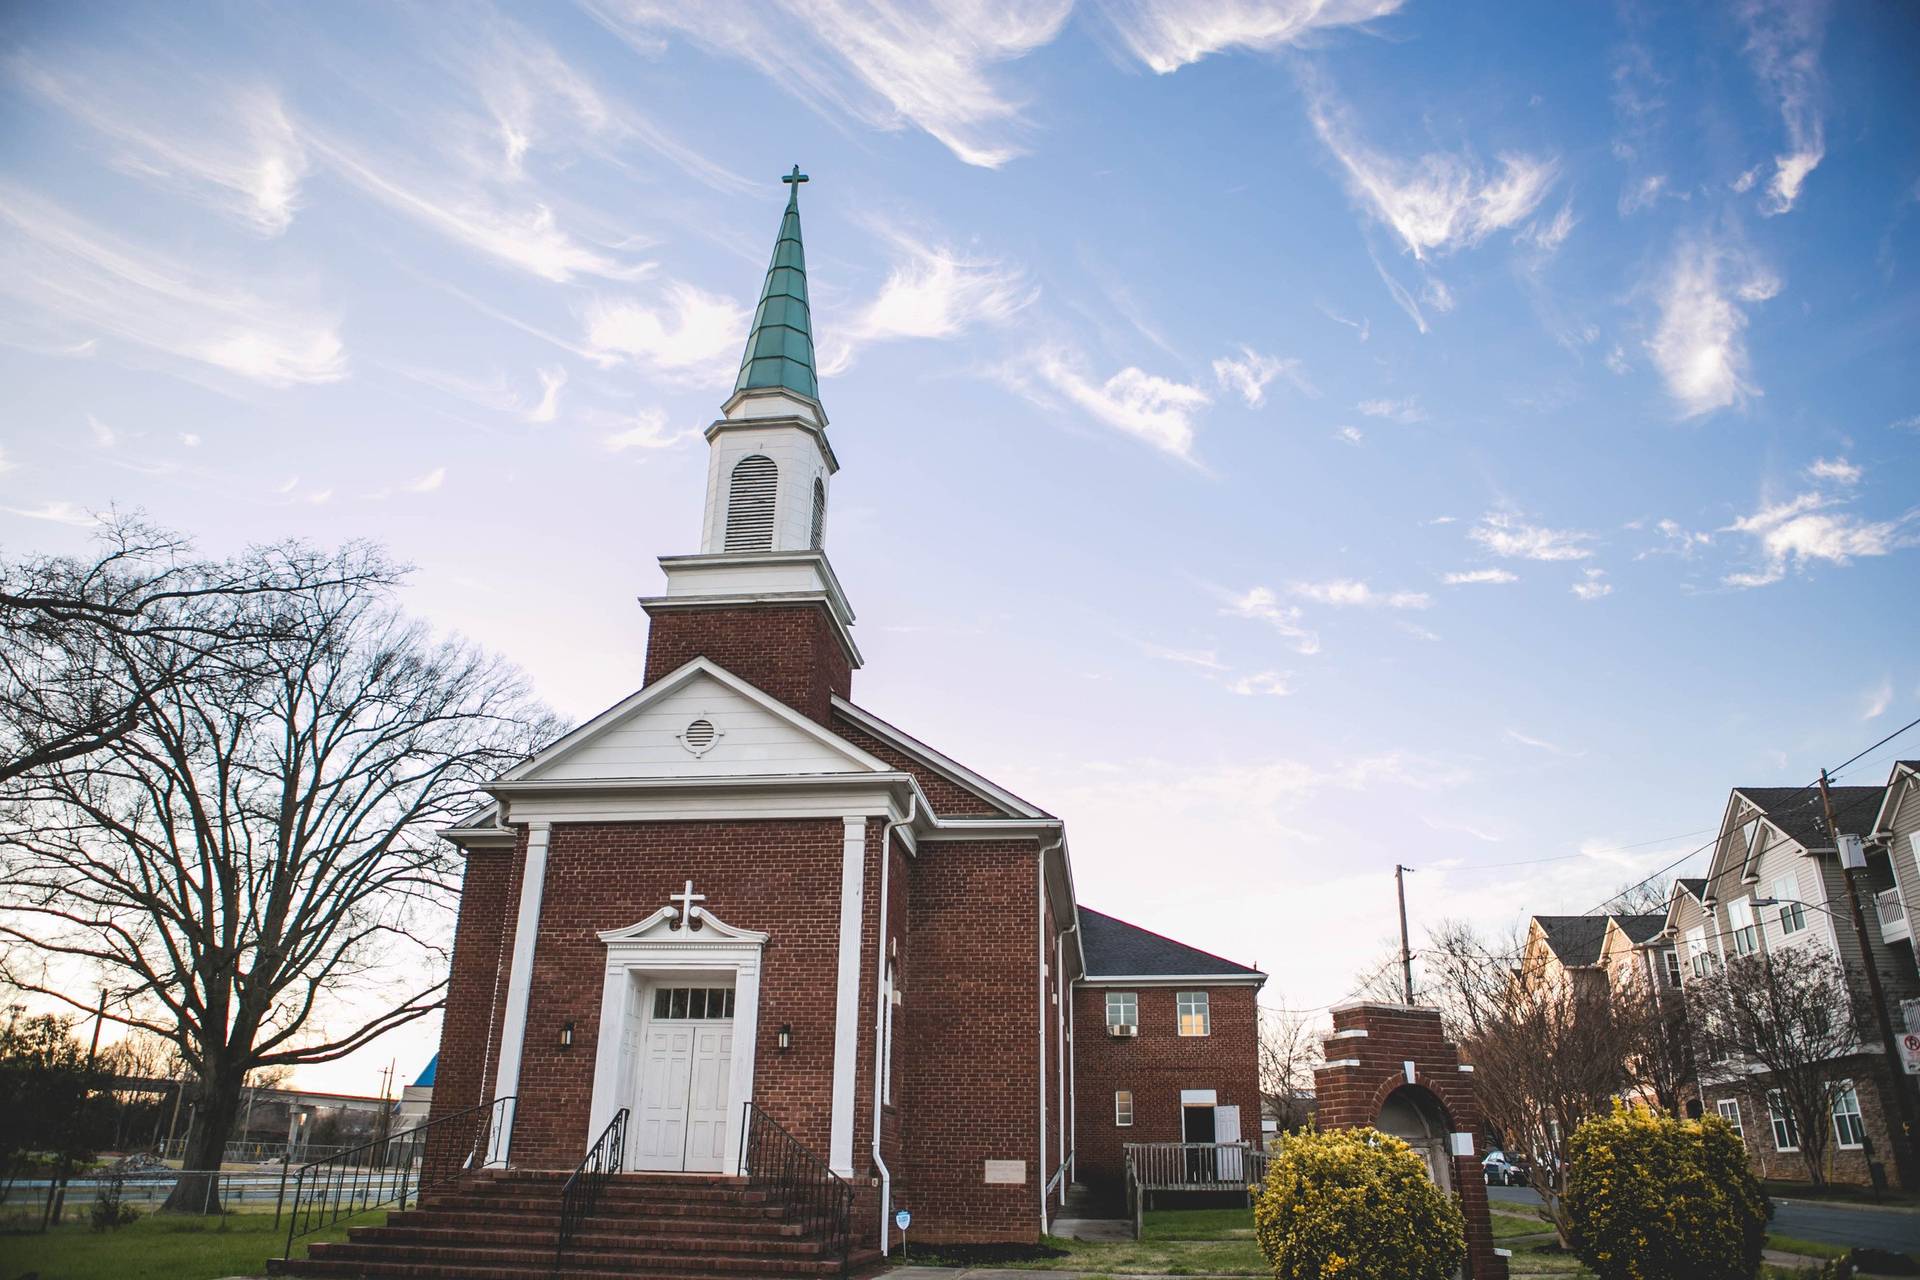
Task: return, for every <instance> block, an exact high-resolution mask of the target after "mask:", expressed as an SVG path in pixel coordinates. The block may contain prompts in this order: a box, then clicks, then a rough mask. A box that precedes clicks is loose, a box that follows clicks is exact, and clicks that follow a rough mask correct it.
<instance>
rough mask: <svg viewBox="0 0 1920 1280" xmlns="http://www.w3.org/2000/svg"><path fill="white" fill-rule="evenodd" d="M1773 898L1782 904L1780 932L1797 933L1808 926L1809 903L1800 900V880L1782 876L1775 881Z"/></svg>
mask: <svg viewBox="0 0 1920 1280" xmlns="http://www.w3.org/2000/svg"><path fill="white" fill-rule="evenodd" d="M1773 898H1774V901H1776V902H1778V903H1779V904H1780V932H1782V933H1784V934H1788V935H1792V934H1796V933H1798V932H1800V931H1801V930H1802V929H1804V928H1806V927H1807V904H1806V903H1804V902H1802V901H1800V882H1799V881H1797V880H1795V879H1794V878H1793V877H1792V876H1781V877H1780V878H1779V879H1778V880H1775V881H1774V882H1773Z"/></svg>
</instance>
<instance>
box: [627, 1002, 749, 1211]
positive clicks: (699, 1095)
mask: <svg viewBox="0 0 1920 1280" xmlns="http://www.w3.org/2000/svg"><path fill="white" fill-rule="evenodd" d="M720 990H721V989H720V988H711V989H708V988H698V987H696V988H692V989H691V990H690V989H689V988H686V987H674V986H669V985H666V984H662V985H661V986H658V987H653V986H649V987H643V988H640V989H639V990H638V991H636V992H635V995H636V997H637V999H638V1003H639V1004H640V1005H641V1009H640V1014H641V1016H640V1017H638V1018H629V1020H628V1032H627V1034H628V1036H629V1038H630V1044H629V1046H628V1051H629V1052H630V1053H632V1054H633V1055H634V1056H633V1059H632V1060H633V1061H634V1072H633V1083H632V1086H631V1093H630V1097H631V1098H632V1101H631V1102H630V1103H629V1104H628V1105H629V1106H630V1107H631V1118H632V1126H633V1136H632V1140H631V1141H632V1162H631V1166H630V1167H632V1168H634V1169H639V1170H652V1171H672V1172H680V1171H685V1172H689V1173H717V1172H719V1171H720V1170H721V1169H722V1168H724V1167H725V1164H726V1156H727V1141H728V1137H729V1135H730V1134H732V1133H733V1126H732V1123H731V1121H732V1118H733V1117H732V1110H733V1108H732V1105H731V1101H732V1100H731V1099H730V1098H729V1097H728V1090H729V1086H730V1083H731V1080H732V1075H733V1017H732V1012H733V1009H732V991H731V990H730V989H729V990H727V991H726V993H725V994H726V1000H725V1003H724V1004H723V1005H722V1004H720V1003H719V999H718V993H719V992H720ZM663 992H664V993H665V997H664V998H662V993H663ZM690 995H697V997H698V1000H697V1001H696V1002H695V1003H694V1005H693V1007H692V1008H691V1009H690V1008H689V1006H688V1003H687V999H686V998H687V997H688V996H690ZM708 996H714V997H715V999H714V1001H713V1003H714V1004H715V1005H717V1006H718V1008H716V1009H715V1011H714V1012H715V1013H719V1012H720V1010H724V1014H723V1015H721V1016H706V1010H704V1009H702V1008H701V1007H700V1001H705V1000H706V998H707V997H708ZM694 1012H699V1013H700V1015H701V1016H697V1017H696V1016H690V1015H691V1014H692V1013H694Z"/></svg>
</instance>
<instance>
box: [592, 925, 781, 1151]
mask: <svg viewBox="0 0 1920 1280" xmlns="http://www.w3.org/2000/svg"><path fill="white" fill-rule="evenodd" d="M682 909H683V908H682V906H681V905H680V904H674V905H672V906H665V907H662V908H660V909H659V910H658V911H656V912H654V913H653V914H652V915H650V916H648V917H647V918H646V919H644V920H642V921H640V922H639V923H637V924H630V925H628V926H627V927H626V928H624V929H609V930H607V931H606V932H604V933H602V934H600V935H599V937H600V941H601V943H602V945H604V946H605V947H606V949H607V962H606V969H605V972H604V974H603V975H602V980H601V987H600V1035H599V1039H598V1043H597V1044H596V1045H595V1048H594V1060H593V1102H592V1107H591V1109H590V1111H589V1113H588V1120H587V1132H586V1134H585V1135H584V1136H583V1138H582V1140H581V1147H580V1149H581V1150H582V1151H585V1150H586V1149H587V1147H588V1146H589V1145H590V1144H591V1143H592V1142H593V1140H594V1139H595V1138H596V1137H597V1136H598V1135H599V1134H600V1131H601V1130H603V1129H605V1128H606V1127H607V1123H608V1121H610V1120H612V1119H613V1113H614V1112H616V1111H618V1110H619V1109H620V1107H621V1106H622V1105H627V1106H632V1105H633V1104H634V1103H636V1102H638V1101H639V1100H638V1099H637V1098H635V1099H622V1098H621V1096H620V1095H621V1091H622V1090H623V1089H626V1088H628V1087H630V1086H629V1084H628V1081H627V1078H626V1077H628V1076H629V1074H630V1072H629V1071H627V1070H624V1069H623V1063H622V1055H621V1039H622V1035H623V1033H624V1031H625V1030H626V1018H627V1009H628V999H627V997H628V992H629V990H630V989H631V987H632V984H633V983H635V982H638V981H644V980H646V979H648V978H686V979H691V980H693V981H695V982H698V981H700V980H702V979H712V978H715V977H720V976H730V977H732V979H733V1066H732V1070H731V1073H730V1074H729V1076H728V1081H727V1106H728V1108H729V1110H730V1111H731V1113H732V1114H731V1115H730V1116H729V1117H728V1120H727V1132H728V1141H727V1143H726V1157H725V1160H724V1162H723V1163H722V1165H721V1169H720V1172H721V1173H722V1174H724V1175H727V1176H732V1175H735V1174H738V1173H739V1171H740V1143H739V1140H738V1129H737V1127H736V1126H737V1124H738V1117H739V1116H740V1115H741V1114H742V1112H741V1108H742V1107H743V1106H744V1104H746V1103H747V1102H750V1101H752V1099H753V1061H754V1042H755V1040H756V1039H757V1032H758V1029H759V1026H760V957H761V950H762V948H764V947H765V946H766V943H767V935H766V934H764V933H759V932H756V931H755V930H752V929H741V928H736V927H735V926H733V925H730V924H728V923H727V922H726V921H724V920H722V919H720V918H719V917H718V916H716V915H714V914H713V913H712V912H711V911H708V910H707V909H706V908H705V907H693V908H692V909H691V910H690V911H688V912H687V914H688V915H689V917H690V918H691V924H690V926H689V927H688V928H684V929H683V928H681V927H680V923H679V922H680V916H681V912H682ZM625 1065H626V1066H628V1067H630V1066H631V1064H625ZM629 1132H631V1129H630V1130H629Z"/></svg>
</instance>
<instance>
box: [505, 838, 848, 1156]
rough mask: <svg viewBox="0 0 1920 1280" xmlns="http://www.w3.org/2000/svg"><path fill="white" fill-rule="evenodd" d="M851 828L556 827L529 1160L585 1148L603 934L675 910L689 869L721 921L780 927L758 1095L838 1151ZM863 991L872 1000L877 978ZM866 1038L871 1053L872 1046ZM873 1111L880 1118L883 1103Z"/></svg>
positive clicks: (801, 1134) (532, 1013) (529, 1087)
mask: <svg viewBox="0 0 1920 1280" xmlns="http://www.w3.org/2000/svg"><path fill="white" fill-rule="evenodd" d="M873 825H877V824H870V827H869V835H870V836H871V830H872V826H873ZM843 831H844V828H843V826H842V823H841V821H840V819H838V818H831V819H805V820H800V819H795V820H779V821H756V822H705V821H703V822H643V823H579V824H574V823H563V824H556V825H555V826H554V828H553V836H552V842H551V844H550V845H549V847H548V854H547V879H546V890H545V893H544V895H543V900H542V905H541V912H540V939H539V943H538V945H537V947H536V949H535V954H534V964H533V984H532V991H531V999H530V1000H529V1010H528V1016H527V1034H526V1048H525V1052H524V1057H523V1059H522V1063H521V1068H520V1090H519V1093H520V1104H519V1120H518V1121H517V1123H516V1126H515V1133H514V1142H513V1158H514V1163H515V1164H518V1165H524V1166H526V1167H529V1168H544V1169H571V1168H572V1167H573V1166H574V1165H575V1164H577V1163H578V1162H579V1160H580V1157H581V1156H582V1155H583V1154H584V1153H585V1151H586V1149H587V1145H588V1143H589V1142H590V1141H591V1140H592V1135H591V1134H589V1133H588V1132H587V1129H588V1125H589V1123H590V1121H589V1107H590V1102H591V1097H592V1091H593V1070H594V1045H595V1044H597V1043H598V1040H599V1034H600V996H601V983H602V975H603V973H604V971H605V967H606V948H605V946H604V945H603V944H602V943H601V942H600V940H599V938H598V936H596V935H597V934H598V933H599V932H601V931H602V930H607V929H616V928H621V927H624V926H626V925H630V924H632V923H634V922H635V921H636V920H640V919H643V918H644V917H646V916H648V915H650V914H652V913H653V912H654V911H656V910H658V909H659V908H660V907H662V906H665V905H667V895H668V894H670V893H676V892H678V891H679V890H680V888H681V886H682V884H683V882H684V881H685V880H686V879H687V878H688V877H692V879H693V880H694V882H695V884H696V886H697V887H698V889H699V891H700V892H702V893H704V894H706V895H707V897H706V901H705V902H704V903H702V904H701V905H703V906H704V907H706V908H707V909H708V910H709V911H711V912H713V913H714V914H715V915H716V916H718V917H719V918H720V919H722V920H725V921H726V922H727V923H728V924H731V925H735V926H738V927H740V928H745V929H755V930H763V931H765V932H767V933H769V934H770V935H771V937H770V939H769V940H768V942H767V944H766V948H765V951H764V952H763V967H762V976H761V988H760V1018H759V1027H758V1036H757V1039H758V1048H757V1051H756V1061H755V1064H754V1101H755V1102H756V1103H757V1104H759V1105H760V1106H762V1107H764V1108H765V1109H766V1111H767V1114H768V1115H769V1116H771V1117H772V1118H773V1119H774V1120H775V1121H777V1122H778V1123H779V1124H781V1125H782V1126H784V1127H785V1128H786V1129H787V1130H788V1131H789V1132H790V1133H792V1134H793V1135H794V1136H795V1137H796V1138H798V1139H799V1140H800V1141H801V1142H803V1143H804V1144H806V1145H807V1146H808V1147H809V1148H811V1149H812V1150H814V1151H815V1152H817V1153H819V1154H820V1155H821V1156H822V1157H824V1156H825V1155H826V1153H827V1150H828V1140H829V1133H828V1129H829V1125H830V1115H829V1112H830V1107H829V1106H827V1105H826V1100H827V1099H829V1098H831V1097H832V1086H833V1043H834V1016H835V1001H836V991H837V963H838V955H839V946H840V861H841V845H842V840H843ZM876 869H877V868H876ZM872 892H873V891H871V890H869V893H868V896H869V899H870V900H871V897H872ZM868 959H869V960H871V953H869V956H868ZM862 987H863V990H865V991H867V992H868V993H869V999H870V998H871V997H870V993H871V991H872V985H871V977H870V975H869V976H868V977H867V978H866V979H865V980H864V981H863V983H862ZM867 1007H869V1008H870V1007H871V1005H870V1004H869V1005H868V1006H867ZM567 1022H572V1023H573V1024H574V1035H573V1048H571V1049H562V1048H560V1047H559V1038H560V1029H561V1026H562V1025H563V1024H564V1023H567ZM783 1022H784V1023H789V1024H791V1025H792V1028H793V1047H792V1048H791V1049H789V1050H788V1051H787V1052H785V1053H782V1052H780V1050H779V1049H778V1048H777V1047H776V1041H777V1037H778V1033H779V1028H780V1024H781V1023H783ZM865 1034H866V1035H868V1036H870V1034H871V1027H870V1022H869V1023H868V1027H867V1030H866V1032H865ZM865 1043H866V1044H867V1046H868V1047H867V1053H868V1055H869V1056H870V1055H871V1053H872V1041H871V1039H867V1040H866V1041H865ZM870 1068H871V1063H869V1070H870ZM867 1079H868V1080H869V1082H870V1081H871V1079H872V1077H871V1075H869V1076H868V1077H867ZM868 1087H869V1089H870V1088H871V1084H870V1083H869V1085H868ZM868 1102H869V1104H870V1103H871V1095H869V1097H868ZM857 1114H862V1113H858V1112H857ZM863 1114H865V1115H867V1116H868V1117H869V1120H868V1124H869V1125H871V1123H872V1121H871V1119H870V1117H871V1115H872V1112H871V1111H870V1110H869V1111H866V1112H864V1113H863ZM737 1123H738V1122H737V1121H736V1122H735V1124H736V1125H737ZM857 1124H858V1120H857V1118H856V1125H857ZM864 1165H865V1162H864V1161H861V1162H860V1164H859V1166H858V1167H864Z"/></svg>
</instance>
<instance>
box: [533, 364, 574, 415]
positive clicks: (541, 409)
mask: <svg viewBox="0 0 1920 1280" xmlns="http://www.w3.org/2000/svg"><path fill="white" fill-rule="evenodd" d="M535 372H536V373H538V374H539V376H540V402H539V403H538V404H536V405H534V406H533V408H531V409H529V410H527V421H528V422H552V421H553V420H554V418H556V417H558V416H559V413H560V392H561V390H562V389H564V388H565V387H566V385H567V371H566V370H565V369H564V368H561V367H560V366H558V365H556V366H554V367H553V368H551V369H538V370H535Z"/></svg>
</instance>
